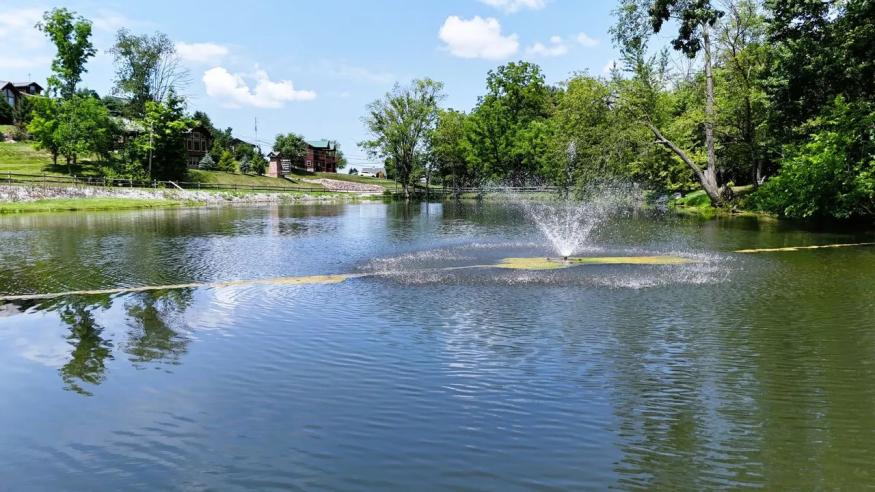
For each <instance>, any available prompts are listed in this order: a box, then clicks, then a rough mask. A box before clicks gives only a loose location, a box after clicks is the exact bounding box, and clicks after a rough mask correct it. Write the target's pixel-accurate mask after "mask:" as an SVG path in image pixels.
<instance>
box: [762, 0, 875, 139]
mask: <svg viewBox="0 0 875 492" xmlns="http://www.w3.org/2000/svg"><path fill="white" fill-rule="evenodd" d="M766 6H767V9H768V14H769V17H770V18H769V22H768V34H769V41H770V43H771V44H772V46H773V49H772V50H771V57H772V59H771V66H770V67H769V68H770V71H771V76H770V77H769V80H768V86H767V88H768V93H769V97H770V99H771V100H772V101H776V102H779V104H775V105H774V107H773V108H772V111H771V112H770V114H769V117H770V126H771V127H772V129H773V130H774V131H775V132H776V133H777V134H778V136H779V137H780V138H781V139H782V140H783V141H786V142H790V141H793V140H796V139H798V138H799V134H798V132H794V129H795V128H797V127H799V126H800V125H802V124H803V123H804V122H806V121H808V120H810V119H811V118H814V117H815V116H817V115H819V114H821V113H822V109H823V108H824V107H825V106H829V105H830V104H831V102H832V100H833V99H834V98H835V97H836V96H843V97H845V99H846V100H848V101H855V100H862V101H869V102H873V101H875V83H873V80H875V63H873V61H872V60H873V58H872V50H873V46H875V2H873V1H872V0H848V1H841V2H836V1H830V2H821V1H812V0H780V1H778V0H767V1H766Z"/></svg>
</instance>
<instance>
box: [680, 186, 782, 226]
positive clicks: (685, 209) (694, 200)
mask: <svg viewBox="0 0 875 492" xmlns="http://www.w3.org/2000/svg"><path fill="white" fill-rule="evenodd" d="M752 191H753V187H752V186H737V187H734V188H732V192H733V193H734V194H735V197H736V200H735V202H734V204H733V206H732V207H731V208H717V207H714V206H713V205H711V200H710V199H709V198H708V195H707V194H706V193H705V191H704V190H699V191H694V192H692V193H688V194H686V195H684V196H682V197H680V198H676V199H674V200H672V201H670V202H669V207H670V208H671V209H672V210H674V211H675V212H678V213H682V214H685V215H695V216H698V217H703V218H706V219H713V218H715V217H717V216H721V215H722V216H729V215H732V216H747V217H761V218H771V217H772V216H771V215H769V214H767V213H764V212H757V211H754V210H747V209H746V208H745V207H744V204H745V200H744V197H745V196H746V195H748V194H750V193H751V192H752Z"/></svg>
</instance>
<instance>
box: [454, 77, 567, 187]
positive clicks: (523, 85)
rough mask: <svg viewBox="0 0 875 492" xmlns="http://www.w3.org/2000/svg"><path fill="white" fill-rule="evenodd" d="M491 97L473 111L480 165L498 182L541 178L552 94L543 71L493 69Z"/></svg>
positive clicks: (473, 144) (472, 126) (475, 155)
mask: <svg viewBox="0 0 875 492" xmlns="http://www.w3.org/2000/svg"><path fill="white" fill-rule="evenodd" d="M486 86H487V91H486V95H484V96H482V97H481V98H480V100H479V102H478V103H477V107H476V108H475V109H474V111H473V112H472V113H471V116H470V118H471V120H470V133H469V135H468V140H469V141H470V143H471V148H472V149H473V152H472V157H473V159H474V161H475V165H476V166H480V167H482V168H483V170H484V173H485V174H486V175H487V176H488V177H490V178H492V179H494V180H500V181H507V182H509V183H511V184H523V183H526V182H527V181H530V180H532V179H535V178H538V177H540V171H541V169H542V168H543V167H545V164H546V154H547V151H548V148H549V145H550V144H549V142H550V138H549V137H550V134H549V131H550V126H549V125H548V124H546V123H547V119H548V118H549V117H550V115H551V113H552V111H553V93H552V92H551V90H550V89H549V88H548V87H547V84H546V82H545V81H544V75H543V73H542V72H541V69H540V67H538V66H537V65H534V64H532V63H528V62H519V63H509V64H507V65H503V66H501V67H498V69H496V70H490V71H489V74H488V75H487V80H486Z"/></svg>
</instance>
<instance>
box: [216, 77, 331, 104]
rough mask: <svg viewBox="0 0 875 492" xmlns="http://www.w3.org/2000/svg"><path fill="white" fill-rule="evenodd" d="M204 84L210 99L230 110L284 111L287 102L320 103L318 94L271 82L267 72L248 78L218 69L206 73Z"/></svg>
mask: <svg viewBox="0 0 875 492" xmlns="http://www.w3.org/2000/svg"><path fill="white" fill-rule="evenodd" d="M247 78H249V79H253V80H254V81H255V88H254V89H252V88H250V87H249V84H248V83H247V82H246V79H247ZM203 81H204V86H205V87H206V91H207V95H208V96H210V97H214V98H216V99H220V100H221V101H222V103H223V104H224V105H226V106H228V107H241V106H253V107H256V108H281V107H283V105H284V104H285V103H287V102H295V101H311V100H313V99H316V93H315V92H313V91H308V90H297V89H295V86H294V85H293V84H292V81H290V80H281V81H279V82H274V81H272V80H270V77H268V75H267V72H265V71H264V70H256V71H255V73H254V74H251V75H245V74H239V73H231V72H229V71H228V70H226V69H225V68H223V67H214V68H211V69H209V70H207V71H206V72H204V77H203Z"/></svg>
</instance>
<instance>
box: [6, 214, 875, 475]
mask: <svg viewBox="0 0 875 492" xmlns="http://www.w3.org/2000/svg"><path fill="white" fill-rule="evenodd" d="M871 241H873V234H872V233H871V232H854V231H853V230H846V231H841V230H840V231H822V230H810V229H802V228H797V227H795V226H793V225H789V224H784V223H779V222H773V221H763V220H756V219H739V218H736V219H719V220H714V221H702V220H698V219H694V218H683V217H676V216H653V215H651V214H643V213H642V214H631V215H629V216H624V217H622V218H617V219H615V220H612V221H609V222H607V223H605V224H603V225H602V226H601V227H598V228H597V229H596V230H594V231H593V233H592V235H591V236H590V238H589V240H588V242H587V245H586V247H585V248H583V251H582V252H581V253H579V254H580V255H581V256H618V255H622V256H648V255H649V256H667V255H681V256H683V257H685V258H689V259H691V260H693V261H691V262H690V263H684V264H671V265H635V264H632V265H624V264H621V265H611V264H608V265H577V266H573V267H569V268H563V269H556V270H544V271H539V270H516V269H504V268H495V265H496V264H498V263H500V262H501V261H502V259H504V258H529V257H545V256H550V255H553V254H554V253H553V252H552V250H551V249H550V247H549V246H548V245H547V242H546V241H545V240H544V237H543V236H542V235H541V233H540V231H539V230H538V228H537V227H536V226H535V225H534V224H533V223H532V222H531V221H530V220H528V219H527V216H526V215H525V214H524V212H523V211H521V210H520V209H519V207H516V206H514V205H513V204H502V203H489V202H484V203H476V202H463V203H457V204H453V203H443V204H441V203H431V204H413V205H405V204H360V205H359V204H340V205H301V206H289V207H281V206H280V207H273V208H263V207H261V208H260V207H253V208H204V209H178V210H149V211H139V212H124V213H81V214H78V213H71V214H31V215H16V216H5V217H0V257H2V267H0V294H2V295H4V296H9V295H21V294H42V293H61V292H70V291H87V290H101V289H117V288H131V287H143V286H157V287H156V289H155V290H145V291H126V292H115V291H113V292H110V293H94V294H71V295H64V296H61V297H57V298H51V299H32V300H17V301H14V302H11V301H6V302H3V303H0V306H2V307H0V394H2V395H3V398H0V423H2V427H0V477H2V479H0V481H2V484H3V485H2V486H0V488H2V489H4V490H6V489H8V490H31V489H38V490H53V489H82V490H98V489H101V490H106V489H109V490H111V489H124V490H166V489H186V490H203V489H221V490H229V489H241V490H242V489H279V490H283V489H296V490H308V489H319V490H323V489H333V490H361V489H388V490H428V489H453V490H501V491H507V490H531V489H536V490H566V489H604V488H619V489H653V488H671V489H694V490H696V489H713V488H737V487H767V488H770V489H810V488H829V489H834V488H848V489H857V488H861V487H863V486H865V485H871V484H872V483H873V482H875V247H867V246H860V247H848V248H835V249H811V250H799V251H792V252H790V251H788V252H762V253H755V254H740V253H736V252H735V251H736V250H739V249H748V248H776V247H786V246H803V245H817V244H833V243H860V242H871ZM461 267H464V268H461ZM329 274H344V275H347V274H348V275H350V276H349V277H344V278H343V281H338V282H336V283H307V282H304V283H301V284H294V283H292V282H283V281H265V282H260V283H258V282H241V283H239V284H236V285H212V284H215V283H220V282H227V281H232V280H247V281H249V280H258V279H276V278H278V277H295V278H298V277H302V276H312V275H329ZM179 284H184V285H183V286H182V287H178V288H169V287H168V288H162V287H160V286H176V285H179Z"/></svg>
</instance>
